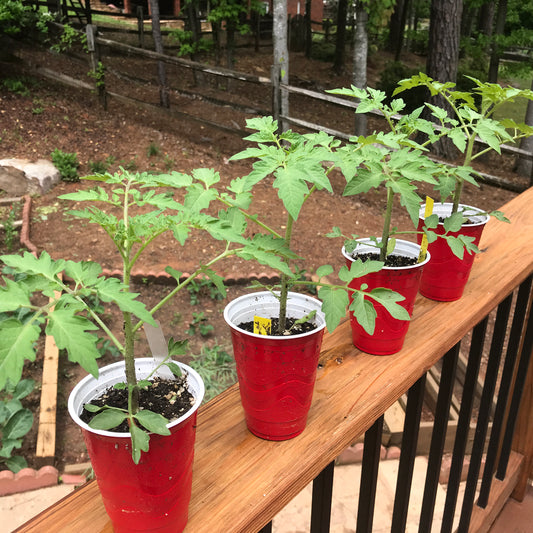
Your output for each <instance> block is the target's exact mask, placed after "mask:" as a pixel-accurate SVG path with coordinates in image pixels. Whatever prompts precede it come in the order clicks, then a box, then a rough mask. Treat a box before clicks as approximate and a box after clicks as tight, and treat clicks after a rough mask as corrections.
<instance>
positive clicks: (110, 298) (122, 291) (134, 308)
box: [95, 278, 155, 326]
mask: <svg viewBox="0 0 533 533" xmlns="http://www.w3.org/2000/svg"><path fill="white" fill-rule="evenodd" d="M95 289H96V292H97V295H98V297H99V298H100V300H102V301H103V302H114V303H116V304H117V305H118V306H119V308H120V309H121V310H122V311H126V312H128V313H133V314H134V315H135V316H137V317H138V318H139V319H140V320H142V321H143V322H148V323H149V324H151V325H153V326H155V322H154V318H153V317H152V315H151V314H150V312H149V311H148V310H147V309H146V306H145V304H144V303H143V302H141V301H139V300H136V299H135V298H137V296H138V293H135V292H128V290H127V287H126V285H124V284H123V283H122V282H121V281H119V280H118V279H116V278H99V279H98V281H97V282H96V284H95Z"/></svg>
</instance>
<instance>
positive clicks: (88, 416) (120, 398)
mask: <svg viewBox="0 0 533 533" xmlns="http://www.w3.org/2000/svg"><path fill="white" fill-rule="evenodd" d="M194 401H195V400H194V396H193V395H192V394H191V393H190V392H189V390H188V389H187V382H186V379H185V377H183V376H182V377H179V378H177V379H175V380H172V379H161V378H155V379H153V380H151V381H150V382H149V384H146V386H144V387H143V388H141V390H140V394H139V407H140V409H141V410H149V411H152V412H154V413H158V414H160V415H162V416H164V417H165V418H166V419H167V420H168V421H169V422H171V421H172V420H176V419H177V418H179V417H180V416H183V415H184V414H185V413H186V412H187V411H189V409H191V407H192V406H193V405H194ZM91 405H96V406H97V407H104V406H107V407H117V408H119V409H124V410H126V411H127V409H128V389H127V388H123V389H116V388H114V387H109V388H108V389H106V390H105V391H104V392H103V393H102V395H101V396H99V397H98V398H95V399H94V400H92V401H91ZM96 414H98V413H91V412H89V411H87V410H86V409H84V410H83V412H82V414H81V415H80V418H81V419H82V420H83V421H84V422H86V423H89V422H90V421H91V420H92V418H94V416H95V415H96ZM109 431H114V432H116V433H128V432H129V426H128V422H127V420H125V421H124V422H122V424H120V425H119V426H117V427H116V428H113V429H111V430H109Z"/></svg>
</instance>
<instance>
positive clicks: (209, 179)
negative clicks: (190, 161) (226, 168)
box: [192, 168, 220, 187]
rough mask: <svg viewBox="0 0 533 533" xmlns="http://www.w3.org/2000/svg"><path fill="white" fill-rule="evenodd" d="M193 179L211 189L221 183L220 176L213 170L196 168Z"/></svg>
mask: <svg viewBox="0 0 533 533" xmlns="http://www.w3.org/2000/svg"><path fill="white" fill-rule="evenodd" d="M192 175H193V178H194V179H196V180H198V181H201V182H202V183H204V184H205V185H206V186H207V187H211V185H214V184H215V183H218V182H219V181H220V174H219V173H218V172H216V171H215V170H214V169H212V168H196V169H194V170H193V171H192Z"/></svg>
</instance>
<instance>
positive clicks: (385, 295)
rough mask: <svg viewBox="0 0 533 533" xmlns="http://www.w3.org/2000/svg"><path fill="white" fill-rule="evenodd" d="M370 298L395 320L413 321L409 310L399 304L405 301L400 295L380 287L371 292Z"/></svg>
mask: <svg viewBox="0 0 533 533" xmlns="http://www.w3.org/2000/svg"><path fill="white" fill-rule="evenodd" d="M369 297H371V298H372V299H373V300H374V301H376V302H378V303H380V304H381V305H382V306H383V307H384V308H385V309H386V310H387V311H388V312H389V313H390V315H391V316H392V317H393V318H396V319H398V320H411V317H410V316H409V313H408V312H407V309H405V307H403V306H401V305H399V304H398V302H402V301H404V300H405V297H404V296H402V295H401V294H400V293H398V292H395V291H393V290H391V289H386V288H384V287H378V288H377V289H373V290H372V291H370V293H369Z"/></svg>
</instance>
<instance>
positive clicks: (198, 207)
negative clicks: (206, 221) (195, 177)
mask: <svg viewBox="0 0 533 533" xmlns="http://www.w3.org/2000/svg"><path fill="white" fill-rule="evenodd" d="M216 197H217V193H216V191H215V190H214V189H205V188H204V187H202V185H200V184H199V183H196V184H193V185H192V186H191V187H189V188H188V190H187V196H186V197H185V200H184V202H183V204H184V205H185V207H186V208H187V209H189V210H190V211H191V212H193V213H200V212H201V211H203V210H204V209H207V208H208V207H209V206H210V204H211V202H212V201H214V200H216Z"/></svg>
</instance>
